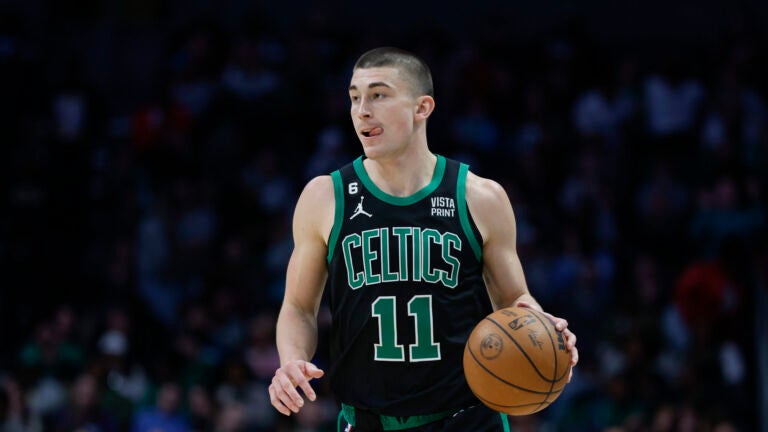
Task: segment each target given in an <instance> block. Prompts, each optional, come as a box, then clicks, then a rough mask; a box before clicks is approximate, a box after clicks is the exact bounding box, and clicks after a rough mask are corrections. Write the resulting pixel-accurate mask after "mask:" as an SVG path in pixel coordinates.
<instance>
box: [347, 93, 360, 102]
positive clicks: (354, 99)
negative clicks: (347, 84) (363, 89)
mask: <svg viewBox="0 0 768 432" xmlns="http://www.w3.org/2000/svg"><path fill="white" fill-rule="evenodd" d="M349 99H350V100H351V101H352V102H357V101H359V100H360V96H354V95H350V96H349Z"/></svg>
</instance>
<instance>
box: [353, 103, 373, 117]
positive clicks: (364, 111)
mask: <svg viewBox="0 0 768 432" xmlns="http://www.w3.org/2000/svg"><path fill="white" fill-rule="evenodd" d="M355 114H356V115H357V116H358V117H360V118H368V117H370V116H371V110H370V108H369V105H368V102H367V101H366V99H365V98H360V103H358V104H357V109H356V110H355Z"/></svg>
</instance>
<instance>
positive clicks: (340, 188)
mask: <svg viewBox="0 0 768 432" xmlns="http://www.w3.org/2000/svg"><path fill="white" fill-rule="evenodd" d="M331 179H333V198H334V200H335V201H336V211H335V215H334V217H333V228H331V235H330V236H329V237H328V256H326V257H325V259H326V261H328V263H330V262H331V259H332V258H333V251H334V249H336V242H337V241H338V240H339V232H340V231H341V223H342V222H343V220H344V184H343V182H342V180H341V172H340V171H339V170H336V171H334V172H332V173H331Z"/></svg>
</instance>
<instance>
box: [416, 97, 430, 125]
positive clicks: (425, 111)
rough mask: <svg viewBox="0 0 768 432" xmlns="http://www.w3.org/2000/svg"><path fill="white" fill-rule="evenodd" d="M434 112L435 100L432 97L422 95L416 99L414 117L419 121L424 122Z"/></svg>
mask: <svg viewBox="0 0 768 432" xmlns="http://www.w3.org/2000/svg"><path fill="white" fill-rule="evenodd" d="M434 110H435V99H434V98H433V97H432V96H428V95H424V96H419V97H418V98H417V99H416V108H415V113H414V114H415V115H416V118H417V119H419V120H426V119H427V118H429V116H430V115H431V114H432V111H434Z"/></svg>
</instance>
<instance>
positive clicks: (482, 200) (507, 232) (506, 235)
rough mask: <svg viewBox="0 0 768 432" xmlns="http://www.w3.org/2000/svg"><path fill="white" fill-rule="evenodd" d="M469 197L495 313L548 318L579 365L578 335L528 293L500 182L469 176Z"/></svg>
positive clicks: (514, 228)
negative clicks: (518, 311) (522, 310)
mask: <svg viewBox="0 0 768 432" xmlns="http://www.w3.org/2000/svg"><path fill="white" fill-rule="evenodd" d="M466 196H467V206H468V207H469V212H470V214H471V215H472V218H473V219H474V221H475V224H476V225H477V228H478V229H479V230H480V235H481V236H482V237H483V278H484V279H485V284H486V287H487V288H488V295H489V296H490V298H491V302H492V303H493V308H494V310H496V309H500V308H504V307H508V306H522V307H529V308H533V309H536V310H539V311H541V312H543V313H545V314H547V315H548V316H549V317H550V318H551V319H552V320H553V321H554V322H555V327H556V328H557V329H558V330H559V331H561V332H563V336H564V337H565V339H566V347H567V348H568V350H569V351H570V352H571V366H575V365H576V363H577V362H578V361H579V351H578V349H577V348H576V335H575V334H574V333H573V332H572V331H571V330H570V329H569V328H568V321H566V320H565V319H563V318H558V317H555V316H552V315H551V314H549V313H547V312H545V311H544V310H542V308H541V306H540V305H539V303H538V302H537V301H536V299H535V298H533V296H532V295H531V293H530V292H529V291H528V285H527V284H526V282H525V274H524V273H523V266H522V264H521V263H520V257H519V256H518V254H517V223H516V221H515V213H514V211H513V210H512V204H511V203H510V201H509V197H508V196H507V193H506V191H504V188H503V187H502V186H501V185H500V184H498V183H497V182H495V181H493V180H489V179H485V178H482V177H479V176H477V175H475V174H473V173H472V172H469V173H468V174H467V190H466ZM571 373H573V372H571ZM568 379H569V380H570V377H569V378H568Z"/></svg>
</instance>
